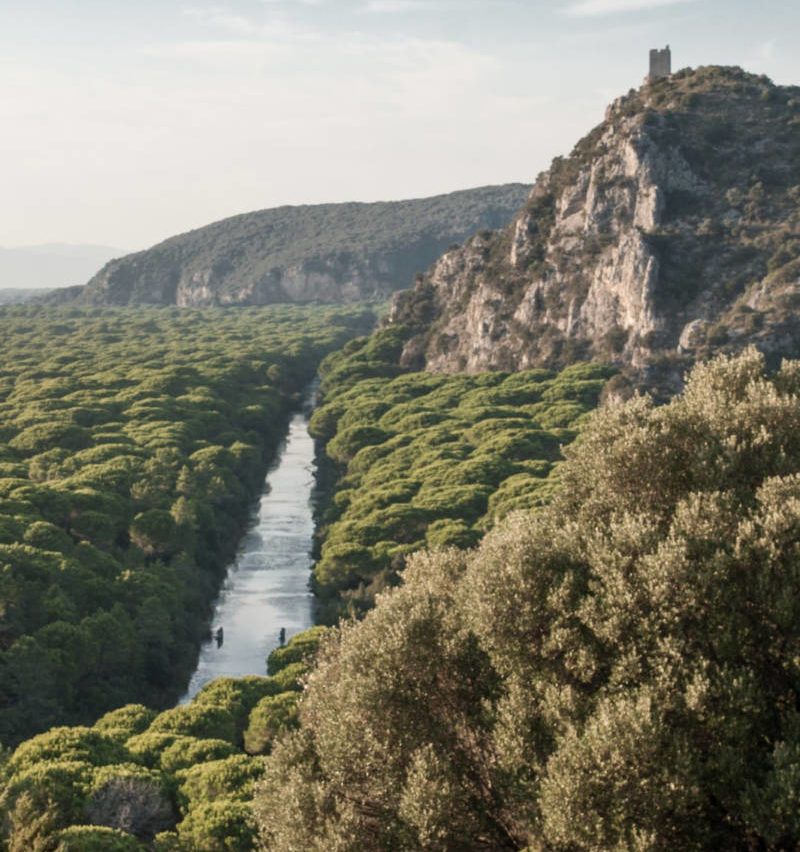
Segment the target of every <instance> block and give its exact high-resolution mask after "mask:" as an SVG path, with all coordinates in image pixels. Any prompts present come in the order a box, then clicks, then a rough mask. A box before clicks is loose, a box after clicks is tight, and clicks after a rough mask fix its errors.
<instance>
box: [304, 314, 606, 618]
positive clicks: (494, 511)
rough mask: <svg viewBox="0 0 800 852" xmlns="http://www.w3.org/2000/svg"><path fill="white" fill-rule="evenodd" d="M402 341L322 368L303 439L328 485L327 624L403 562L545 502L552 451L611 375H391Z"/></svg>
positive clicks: (323, 534) (572, 370)
mask: <svg viewBox="0 0 800 852" xmlns="http://www.w3.org/2000/svg"><path fill="white" fill-rule="evenodd" d="M405 337H406V335H404V334H403V333H402V330H400V329H397V328H392V329H387V330H383V331H379V332H377V333H376V334H374V335H373V336H372V337H370V338H362V339H358V340H353V341H351V342H350V343H348V344H347V346H346V347H345V348H344V350H343V351H342V352H336V353H333V354H332V355H329V356H328V358H327V359H326V360H325V361H324V362H323V364H322V366H321V368H320V372H321V374H322V376H323V383H322V390H323V393H324V397H323V404H322V405H321V406H320V407H319V408H318V409H317V410H316V411H315V413H314V415H313V417H312V419H311V423H310V427H309V428H310V431H311V433H312V434H313V435H314V436H315V437H317V438H319V439H320V440H322V441H323V442H325V457H326V460H327V461H328V463H329V464H330V463H331V462H332V463H333V465H334V468H335V469H334V471H332V472H330V471H329V473H328V476H329V477H336V483H335V489H334V494H333V498H332V500H331V504H330V506H329V507H328V509H327V511H326V512H325V514H324V516H323V517H322V518H321V519H320V522H321V524H320V527H319V531H318V535H319V538H320V539H321V541H322V547H321V553H320V558H319V560H318V562H317V563H316V565H315V567H314V582H313V586H314V590H315V592H316V593H317V595H318V596H319V598H320V603H321V609H320V612H319V617H320V618H322V619H323V620H325V621H332V620H335V618H336V617H337V616H339V615H341V614H342V613H343V612H345V611H350V612H355V613H358V612H363V611H364V610H365V609H367V608H369V607H371V606H372V604H373V602H374V598H375V594H376V593H377V592H379V591H380V590H381V589H383V588H385V587H386V586H387V585H392V584H394V583H396V582H397V578H398V575H399V572H400V571H401V570H402V569H403V567H404V565H405V557H406V556H407V555H408V554H410V553H413V552H414V551H416V550H419V549H421V548H424V547H444V546H448V545H452V546H457V547H471V546H473V545H475V544H477V543H478V541H479V540H480V538H481V535H482V534H483V532H485V530H486V529H488V528H489V527H491V526H492V525H493V524H494V523H496V522H497V520H499V519H500V518H502V517H504V516H505V515H506V514H508V512H509V511H511V510H513V509H525V508H533V507H536V506H541V505H543V504H544V503H545V502H547V501H548V500H549V498H550V496H551V495H552V493H553V490H554V488H555V484H556V483H557V470H558V465H559V461H560V460H561V458H562V455H561V450H562V447H564V446H565V445H567V444H569V443H570V442H571V441H572V440H573V439H574V438H575V435H576V434H577V430H578V428H579V425H580V423H581V422H582V421H583V420H584V419H585V414H586V413H587V412H588V411H590V410H592V409H593V408H594V407H595V406H596V405H597V401H598V399H599V397H600V394H601V392H602V390H603V387H604V385H605V384H606V380H607V379H608V378H609V376H611V375H612V374H613V373H614V370H613V368H608V367H604V366H602V365H599V364H576V365H574V366H572V367H569V368H567V369H565V370H563V371H562V372H561V373H558V374H556V373H554V372H551V371H548V370H529V371H524V372H521V373H514V374H508V373H499V372H498V373H483V374H480V375H458V376H444V375H431V374H429V373H406V374H403V375H396V376H393V375H392V374H394V373H396V372H397V370H398V368H397V366H396V359H397V357H398V355H399V353H400V349H401V347H402V344H403V341H404V339H405ZM387 374H388V375H387ZM366 377H369V378H366Z"/></svg>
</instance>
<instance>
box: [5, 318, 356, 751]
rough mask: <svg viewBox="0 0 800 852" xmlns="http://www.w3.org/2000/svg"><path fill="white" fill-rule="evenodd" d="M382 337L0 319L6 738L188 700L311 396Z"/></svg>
mask: <svg viewBox="0 0 800 852" xmlns="http://www.w3.org/2000/svg"><path fill="white" fill-rule="evenodd" d="M372 321H373V316H372V314H371V312H370V311H368V310H365V309H363V308H350V309H331V308H321V307H314V306H309V307H304V308H300V307H289V306H284V307H274V308H270V309H243V310H239V311H228V312H225V311H221V310H204V311H199V310H189V311H169V310H161V311H159V310H154V309H151V310H136V311H134V310H129V311H110V310H105V311H100V310H96V309H95V310H77V309H73V310H64V309H62V310H52V309H41V308H39V309H34V308H5V309H3V310H2V311H1V312H0V339H2V341H3V358H2V363H1V364H0V742H5V743H6V744H9V743H14V742H17V741H19V739H21V738H22V737H23V736H25V735H30V734H31V733H34V732H36V731H40V730H43V729H45V728H47V727H49V726H50V725H53V724H60V725H63V724H73V723H76V722H80V721H88V720H90V719H92V718H95V717H96V716H97V715H98V714H99V713H101V712H103V711H105V710H110V709H111V708H113V707H118V706H120V705H122V704H125V703H126V702H129V701H131V700H137V701H146V702H148V703H151V704H155V705H162V706H163V705H164V704H165V703H167V702H169V701H170V700H174V699H175V698H176V697H177V696H178V695H179V694H180V692H181V690H182V688H183V684H184V682H185V679H186V677H187V675H188V672H189V670H190V668H191V666H192V665H193V661H194V658H195V655H196V652H197V647H198V644H199V641H200V638H201V635H202V631H203V629H204V622H205V619H206V618H207V616H208V606H209V603H210V601H211V599H212V597H213V595H214V593H215V591H216V589H217V587H218V585H219V582H220V580H221V577H222V572H223V571H224V568H225V563H226V560H227V559H228V557H229V556H230V554H231V553H232V551H233V549H234V548H235V546H236V542H237V540H238V537H239V535H240V533H241V531H242V528H243V524H244V522H245V521H246V519H247V516H248V512H249V508H250V505H251V502H252V500H253V499H254V498H255V497H256V496H257V494H258V493H259V491H260V489H261V486H262V483H263V476H264V472H265V470H266V466H267V464H268V463H269V462H270V461H271V459H272V456H273V453H274V451H275V448H276V446H277V444H278V442H279V441H280V439H281V438H282V437H283V431H284V424H285V420H286V418H287V416H288V412H289V410H290V409H291V407H292V406H293V405H296V404H297V400H296V398H295V394H296V392H297V391H299V390H300V389H301V388H302V387H303V386H304V385H305V384H306V382H308V381H309V380H310V379H311V378H312V377H313V375H314V373H315V372H316V367H317V365H318V363H319V361H320V359H321V358H322V357H323V356H324V355H325V354H326V353H328V352H330V351H331V350H333V349H335V348H338V347H340V346H341V345H342V344H343V343H344V342H345V341H346V340H347V339H348V338H350V337H352V336H354V334H356V333H360V332H362V331H363V330H365V329H366V328H368V327H369V324H370V323H371V322H372Z"/></svg>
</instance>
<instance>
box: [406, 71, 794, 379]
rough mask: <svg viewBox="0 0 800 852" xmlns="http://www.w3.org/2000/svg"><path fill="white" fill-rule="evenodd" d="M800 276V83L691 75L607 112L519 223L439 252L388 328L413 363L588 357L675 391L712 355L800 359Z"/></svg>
mask: <svg viewBox="0 0 800 852" xmlns="http://www.w3.org/2000/svg"><path fill="white" fill-rule="evenodd" d="M799 278H800V89H798V88H794V87H779V86H774V85H773V84H772V83H771V82H770V81H769V80H768V79H767V78H765V77H756V76H754V75H749V74H746V73H744V72H743V71H741V69H738V68H715V67H709V68H700V69H697V70H695V71H691V70H688V69H687V70H686V71H683V72H679V73H678V74H676V75H673V77H671V78H664V79H659V80H655V81H653V82H651V83H648V84H645V85H644V86H643V87H642V89H640V90H638V91H632V92H630V93H629V94H628V95H626V96H625V97H622V98H620V99H618V100H617V101H615V102H614V103H613V104H612V105H611V106H610V107H609V109H608V111H607V114H606V118H605V121H604V122H603V123H602V124H601V125H600V126H599V127H597V128H595V129H594V130H593V131H592V132H591V133H590V134H589V135H588V136H587V137H586V138H584V139H583V140H581V141H580V142H579V143H578V145H577V146H576V147H575V149H574V150H573V152H572V154H571V155H570V156H569V157H568V158H557V159H556V160H555V161H554V162H553V164H552V166H551V168H550V169H549V170H548V171H547V172H545V173H543V174H541V175H540V176H539V178H538V179H537V181H536V183H535V186H534V188H533V189H532V191H531V194H530V197H529V199H528V201H527V203H526V205H525V206H524V207H523V208H522V210H520V211H519V212H518V214H517V215H516V217H515V218H514V220H513V221H512V223H511V224H510V225H509V226H507V227H506V228H505V229H503V230H501V231H499V232H496V233H488V232H479V233H478V234H476V235H475V236H473V237H472V238H471V239H470V240H468V241H467V242H466V243H465V244H464V245H463V246H462V247H460V248H455V249H452V250H450V251H448V252H446V253H445V254H444V255H443V256H442V257H441V258H440V259H439V260H438V261H437V263H436V264H434V266H433V267H432V268H431V269H430V270H429V271H428V273H427V274H426V275H425V276H423V277H421V278H419V279H418V280H417V282H416V285H415V287H414V288H413V290H411V291H408V292H405V293H400V294H398V295H397V296H396V297H395V301H394V304H393V308H392V312H391V314H390V317H389V322H392V323H401V324H406V325H410V326H411V327H412V328H413V329H414V330H415V331H416V334H415V335H414V337H412V339H411V340H410V341H409V342H408V344H407V345H406V348H405V350H404V353H403V360H404V363H405V364H406V365H407V366H414V367H425V368H427V369H429V370H434V371H447V372H453V371H469V372H474V371H479V370H487V369H489V370H498V369H500V370H506V369H508V370H516V369H523V368H526V367H529V366H536V365H542V366H549V367H554V366H562V365H564V364H566V363H569V362H571V361H574V360H576V359H581V358H592V359H596V360H603V361H609V362H612V363H616V364H618V365H620V366H621V367H623V368H625V369H626V370H627V371H628V372H629V373H630V374H632V375H634V374H635V376H636V378H637V380H639V381H641V380H645V381H647V380H650V381H651V382H654V383H656V384H658V383H662V384H664V383H665V384H666V385H668V386H672V387H673V388H674V387H675V386H676V385H677V384H678V383H679V382H680V377H681V375H682V372H683V370H684V369H685V368H686V366H688V364H689V363H690V362H691V360H693V359H695V358H698V357H705V356H706V355H708V354H710V352H711V351H712V350H714V351H716V350H718V349H720V348H722V349H724V348H726V347H727V348H730V349H734V348H737V347H740V346H742V345H743V344H744V343H746V342H751V341H752V342H756V343H758V344H759V345H760V346H761V347H762V348H764V349H766V350H768V351H771V352H772V353H773V354H775V355H777V354H789V353H794V354H800V321H799V320H798V315H797V310H796V309H797V304H795V294H797V301H800V293H798V291H800V280H799ZM790 303H791V305H792V308H791V310H790V311H789V310H787V307H788V306H789V305H790Z"/></svg>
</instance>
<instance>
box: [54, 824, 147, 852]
mask: <svg viewBox="0 0 800 852" xmlns="http://www.w3.org/2000/svg"><path fill="white" fill-rule="evenodd" d="M58 840H59V843H60V844H61V845H60V846H59V852H61V850H63V852H143V850H144V849H145V848H146V847H145V846H143V845H142V844H141V843H139V841H138V840H137V839H136V838H135V837H133V836H132V835H130V834H128V833H127V832H125V831H120V830H119V829H116V828H106V827H105V826H99V825H73V826H70V827H69V828H65V829H64V830H63V831H60V832H59V833H58Z"/></svg>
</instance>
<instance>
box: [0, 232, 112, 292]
mask: <svg viewBox="0 0 800 852" xmlns="http://www.w3.org/2000/svg"><path fill="white" fill-rule="evenodd" d="M125 253H126V252H125V250H124V249H119V248H111V247H110V246H92V245H87V246H84V245H68V244H62V243H46V244H44V245H38V246H23V247H20V248H0V289H7V288H14V289H26V288H27V289H31V288H36V289H38V288H53V287H68V286H70V285H73V284H83V283H84V282H85V281H86V280H87V279H88V278H90V277H91V276H92V275H94V273H95V272H97V270H98V269H100V267H101V266H103V264H105V263H107V262H108V261H109V260H111V258H112V257H120V256H121V255H123V254H125Z"/></svg>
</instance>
